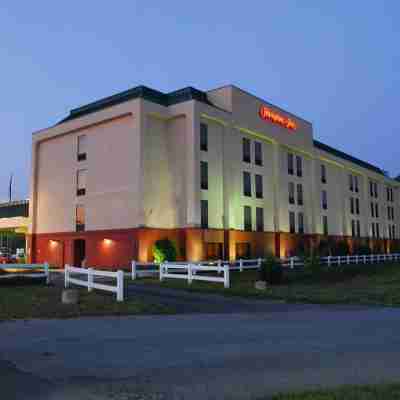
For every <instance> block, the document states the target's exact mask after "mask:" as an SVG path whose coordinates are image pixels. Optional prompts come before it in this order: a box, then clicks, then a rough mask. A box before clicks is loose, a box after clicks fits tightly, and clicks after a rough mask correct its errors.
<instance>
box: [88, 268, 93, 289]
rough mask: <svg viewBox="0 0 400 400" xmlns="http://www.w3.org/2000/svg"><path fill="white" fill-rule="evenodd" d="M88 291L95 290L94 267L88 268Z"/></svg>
mask: <svg viewBox="0 0 400 400" xmlns="http://www.w3.org/2000/svg"><path fill="white" fill-rule="evenodd" d="M87 280H88V292H91V291H92V290H93V268H88V270H87Z"/></svg>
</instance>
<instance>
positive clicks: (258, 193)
mask: <svg viewBox="0 0 400 400" xmlns="http://www.w3.org/2000/svg"><path fill="white" fill-rule="evenodd" d="M255 177H256V198H257V199H262V198H263V177H262V175H255Z"/></svg>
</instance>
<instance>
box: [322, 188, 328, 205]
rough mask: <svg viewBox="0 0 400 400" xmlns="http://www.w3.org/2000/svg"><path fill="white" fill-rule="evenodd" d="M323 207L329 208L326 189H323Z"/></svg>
mask: <svg viewBox="0 0 400 400" xmlns="http://www.w3.org/2000/svg"><path fill="white" fill-rule="evenodd" d="M322 208H323V209H324V210H326V209H327V208H328V195H327V193H326V190H323V191H322Z"/></svg>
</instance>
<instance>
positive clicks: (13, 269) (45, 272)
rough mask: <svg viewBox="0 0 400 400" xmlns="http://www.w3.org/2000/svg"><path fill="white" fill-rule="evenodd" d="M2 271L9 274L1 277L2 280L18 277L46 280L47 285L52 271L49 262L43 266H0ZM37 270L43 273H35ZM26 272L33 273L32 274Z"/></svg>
mask: <svg viewBox="0 0 400 400" xmlns="http://www.w3.org/2000/svg"><path fill="white" fill-rule="evenodd" d="M0 269H2V270H4V271H5V272H7V273H6V274H4V275H0V278H1V279H11V278H18V277H23V278H34V279H36V278H46V283H47V284H49V283H50V271H49V264H48V263H47V262H45V263H43V264H0ZM18 270H20V271H18ZM35 270H36V271H42V272H33V271H35ZM25 271H32V273H29V272H25Z"/></svg>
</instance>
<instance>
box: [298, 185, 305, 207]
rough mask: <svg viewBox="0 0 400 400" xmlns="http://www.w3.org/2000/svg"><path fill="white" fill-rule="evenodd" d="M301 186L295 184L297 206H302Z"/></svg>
mask: <svg viewBox="0 0 400 400" xmlns="http://www.w3.org/2000/svg"><path fill="white" fill-rule="evenodd" d="M303 203H304V202H303V185H302V184H301V183H298V184H297V204H298V205H299V206H302V205H303Z"/></svg>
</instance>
